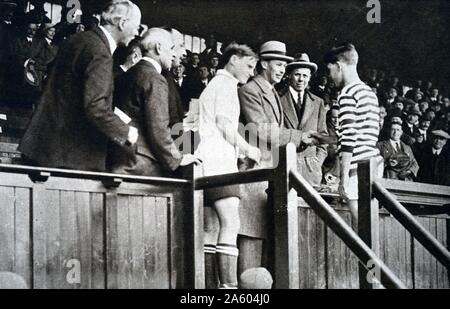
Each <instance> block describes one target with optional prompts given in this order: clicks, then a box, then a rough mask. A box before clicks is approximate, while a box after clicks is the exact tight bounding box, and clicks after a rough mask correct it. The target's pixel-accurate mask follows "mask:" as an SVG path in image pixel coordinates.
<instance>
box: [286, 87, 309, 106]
mask: <svg viewBox="0 0 450 309" xmlns="http://www.w3.org/2000/svg"><path fill="white" fill-rule="evenodd" d="M289 91H290V92H291V94H292V97H293V98H294V101H295V103H297V104H298V95H299V94H301V98H302V101H301V102H300V104H302V103H303V96H304V94H305V93H304V92H298V91H297V90H295V89H294V88H292V87H291V86H289Z"/></svg>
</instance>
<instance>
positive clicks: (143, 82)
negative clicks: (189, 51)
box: [111, 60, 182, 176]
mask: <svg viewBox="0 0 450 309" xmlns="http://www.w3.org/2000/svg"><path fill="white" fill-rule="evenodd" d="M122 81H123V84H120V85H118V86H117V87H119V88H118V89H117V90H118V91H117V93H118V96H117V97H116V98H115V105H116V106H117V107H119V108H120V109H121V110H122V111H123V112H124V113H125V114H127V115H128V116H129V117H130V118H131V125H132V126H134V127H136V128H137V129H138V131H139V133H140V134H139V139H138V142H137V149H136V155H138V156H144V157H147V158H148V159H149V160H151V164H152V165H153V167H155V168H153V167H152V168H151V169H149V170H147V171H142V170H139V166H136V167H135V168H134V169H133V168H128V173H130V174H138V175H149V176H169V175H170V173H171V172H173V171H175V170H176V169H177V168H178V167H179V165H180V163H181V159H182V155H181V153H180V152H179V151H178V148H177V147H176V145H175V143H174V141H173V139H172V136H171V130H170V129H171V127H170V113H169V92H168V91H169V89H168V85H167V80H166V78H165V77H164V76H163V75H161V74H160V73H158V71H156V69H155V67H154V66H153V65H152V64H151V63H150V62H148V61H146V60H141V61H140V62H138V63H137V64H136V65H135V66H133V67H132V68H131V69H130V70H128V71H127V72H126V73H125V74H124V78H123V80H122ZM121 151H122V152H123V150H121V149H117V148H115V149H113V150H112V151H111V159H112V162H113V163H112V169H113V171H114V170H115V169H120V166H121V165H129V162H126V161H127V160H130V159H131V160H132V159H133V158H132V157H129V156H126V155H124V154H123V153H120V152H121ZM122 160H125V161H122ZM121 161H122V162H121ZM156 167H157V168H156ZM155 170H161V171H165V173H164V172H162V174H161V173H159V172H158V173H157V175H155V174H150V173H152V171H155Z"/></svg>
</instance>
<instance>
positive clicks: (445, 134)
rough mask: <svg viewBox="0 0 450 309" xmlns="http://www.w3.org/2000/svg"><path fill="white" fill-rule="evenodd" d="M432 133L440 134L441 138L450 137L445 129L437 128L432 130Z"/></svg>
mask: <svg viewBox="0 0 450 309" xmlns="http://www.w3.org/2000/svg"><path fill="white" fill-rule="evenodd" d="M431 134H432V135H434V136H439V137H441V138H445V139H450V135H448V133H447V132H445V131H444V130H435V131H432V132H431Z"/></svg>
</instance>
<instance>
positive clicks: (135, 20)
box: [120, 9, 141, 45]
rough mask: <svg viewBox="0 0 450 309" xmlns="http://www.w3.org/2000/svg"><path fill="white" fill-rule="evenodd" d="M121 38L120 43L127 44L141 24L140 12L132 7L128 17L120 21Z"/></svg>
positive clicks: (136, 33) (137, 31)
mask: <svg viewBox="0 0 450 309" xmlns="http://www.w3.org/2000/svg"><path fill="white" fill-rule="evenodd" d="M120 25H121V30H122V34H123V35H122V38H121V40H120V43H122V44H124V45H128V44H129V43H130V41H131V40H133V39H134V38H135V37H136V36H137V35H138V34H139V26H140V25H141V12H140V11H139V10H138V9H134V10H133V13H131V14H130V16H129V17H128V18H124V19H122V21H121V24H120Z"/></svg>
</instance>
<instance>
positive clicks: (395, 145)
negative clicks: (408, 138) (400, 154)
mask: <svg viewBox="0 0 450 309" xmlns="http://www.w3.org/2000/svg"><path fill="white" fill-rule="evenodd" d="M389 142H390V143H391V145H392V148H394V151H395V152H397V149H402V145H401V144H400V141H398V142H396V141H393V140H391V139H390V140H389ZM397 145H398V147H397Z"/></svg>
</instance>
